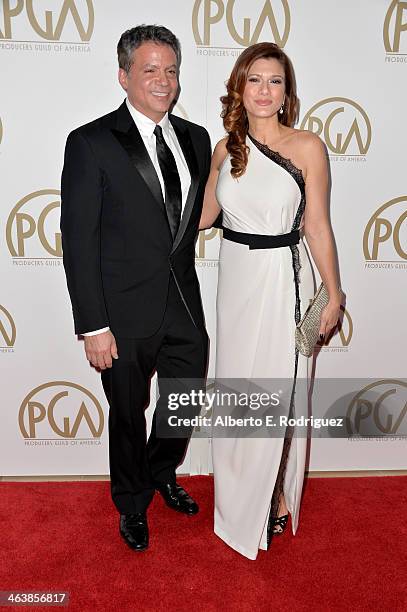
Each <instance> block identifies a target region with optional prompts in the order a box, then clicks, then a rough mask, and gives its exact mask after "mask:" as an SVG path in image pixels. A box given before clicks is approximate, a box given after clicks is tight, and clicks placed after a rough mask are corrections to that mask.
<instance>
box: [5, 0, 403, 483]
mask: <svg viewBox="0 0 407 612" xmlns="http://www.w3.org/2000/svg"><path fill="white" fill-rule="evenodd" d="M141 23H156V24H162V25H166V26H167V27H169V28H170V29H171V30H173V31H174V32H175V33H176V34H177V36H178V37H179V39H180V41H181V44H182V55H183V61H182V66H181V95H180V98H179V102H178V104H177V106H176V108H175V113H177V114H179V115H181V116H183V117H185V118H188V119H190V120H191V121H194V122H196V123H200V124H202V125H204V126H206V127H207V129H208V130H209V133H210V135H211V138H212V141H213V144H215V143H216V142H217V140H218V139H219V138H221V137H222V136H223V128H222V122H221V119H220V111H221V105H220V102H219V97H220V96H221V95H222V94H223V93H224V91H225V86H224V84H225V81H226V80H227V78H228V75H229V74H230V71H231V68H232V66H233V64H234V62H235V60H236V58H237V57H238V55H239V54H240V53H241V51H242V50H243V49H244V48H245V47H247V46H248V45H250V44H253V43H255V42H258V41H265V40H268V41H274V42H276V43H278V44H279V45H280V46H281V47H283V48H284V49H285V50H286V52H287V53H288V54H289V56H290V57H291V59H292V61H293V64H294V68H295V72H296V78H297V87H298V93H299V97H300V100H301V114H300V120H299V124H298V126H297V127H300V128H301V129H307V130H312V131H314V132H316V133H318V134H319V135H320V137H321V138H322V139H323V140H324V142H325V143H326V146H327V150H328V153H329V157H330V165H331V174H332V196H331V217H332V224H333V228H334V232H335V237H336V242H337V247H338V252H339V259H340V267H341V282H342V286H343V288H344V290H345V292H346V294H347V302H346V308H345V312H344V316H343V322H342V325H341V327H340V329H339V331H338V333H337V334H336V335H335V336H334V337H333V338H332V340H331V342H330V343H329V345H328V346H325V347H324V348H323V349H322V350H321V352H320V353H319V355H318V358H317V360H316V364H315V375H316V376H317V377H322V378H335V379H338V380H339V379H345V378H346V377H349V378H354V377H360V378H361V379H363V378H369V379H371V380H370V384H369V385H367V387H366V388H360V389H359V390H358V394H357V398H356V400H355V401H353V402H351V403H350V408H349V410H350V412H349V415H348V416H350V418H351V420H352V423H353V424H354V428H356V431H358V429H357V428H358V427H361V424H362V423H363V422H364V421H366V419H367V418H368V419H369V422H370V434H372V433H373V434H374V433H375V431H377V434H378V436H379V435H382V434H383V433H386V432H387V433H390V434H392V436H391V437H389V436H387V437H377V438H374V437H370V438H366V437H365V436H363V435H361V437H360V438H359V439H357V440H348V439H347V438H342V439H336V440H332V439H315V440H313V443H312V448H311V456H310V469H311V470H342V469H343V470H355V469H403V468H406V463H405V456H406V450H407V446H406V439H405V438H403V436H402V435H398V434H399V433H401V432H402V431H403V424H404V430H405V422H406V421H407V416H405V413H406V410H407V404H406V396H407V393H406V385H405V381H404V379H403V376H404V375H405V347H406V339H407V334H406V315H405V313H406V311H407V292H406V280H407V222H406V218H407V210H406V209H407V206H406V204H407V183H406V154H405V145H406V142H407V139H406V136H407V133H406V120H405V101H406V93H407V2H398V1H396V0H392V1H390V0H359V1H358V2H354V1H352V0H345V1H343V2H335V1H334V0H312V1H311V2H304V1H303V0H267V1H264V0H171V2H168V0H154V2H144V1H142V0H121V1H120V2H112V1H110V0H1V2H0V72H1V97H0V169H1V182H0V189H1V199H0V202H1V208H0V273H1V285H0V347H1V348H0V370H1V389H0V402H1V411H0V420H1V426H0V474H1V475H34V474H50V475H51V474H107V473H108V445H107V415H108V407H107V404H106V400H105V398H104V395H103V391H102V388H101V384H100V378H99V375H98V374H97V373H96V372H95V371H94V370H93V369H92V368H90V367H89V365H88V363H87V362H86V360H85V357H84V351H83V342H82V341H81V340H80V339H78V338H77V337H76V336H75V335H74V333H73V325H72V318H71V308H70V302H69V299H68V293H67V290H66V284H65V276H64V271H63V266H62V259H61V256H62V250H61V237H60V233H59V209H60V191H59V189H60V174H61V168H62V161H63V151H64V145H65V140H66V136H67V134H68V133H69V132H70V131H71V130H72V129H73V128H75V127H76V126H78V125H81V124H83V123H86V122H88V121H90V120H92V119H94V118H96V117H98V116H100V115H103V114H105V113H107V112H109V111H110V110H112V109H114V108H116V107H118V106H119V105H120V103H121V102H122V100H123V98H124V92H123V91H122V90H121V88H120V86H119V84H118V82H117V59H116V44H117V41H118V39H119V37H120V34H121V33H122V32H123V31H124V30H126V29H128V28H130V27H133V26H134V25H137V24H141ZM219 239H220V238H219V231H218V230H208V231H206V232H204V233H201V234H200V236H199V240H198V242H197V245H196V267H197V272H198V275H199V280H200V283H201V287H202V295H203V301H204V307H205V311H206V318H207V326H208V331H209V334H210V337H211V351H212V352H211V362H210V371H209V374H210V375H213V374H214V355H215V335H216V329H215V298H216V282H217V265H218V260H217V257H218V248H219ZM236 283H239V271H238V270H236ZM372 385H373V386H372ZM372 388H373V389H374V391H375V393H374V395H373V396H369V391H371V389H372ZM390 395H392V396H393V397H394V398H395V399H396V401H395V402H393V404H392V405H393V406H394V410H393V412H391V413H389V411H387V412H386V411H383V401H384V398H385V397H389V396H390ZM372 397H373V399H372ZM352 411H354V412H353V413H352ZM150 412H151V409H150ZM372 428H373V429H372ZM375 428H376V429H375ZM359 433H361V434H363V431H362V430H360V432H359ZM210 469H211V460H210V441H208V440H207V439H199V438H196V439H193V440H192V442H191V445H190V449H189V452H188V454H187V456H186V458H185V462H184V464H183V466H182V467H181V469H180V471H181V472H190V473H207V472H208V471H210Z"/></svg>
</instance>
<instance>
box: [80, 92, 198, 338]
mask: <svg viewBox="0 0 407 612" xmlns="http://www.w3.org/2000/svg"><path fill="white" fill-rule="evenodd" d="M126 104H127V108H128V109H129V112H130V115H131V116H132V118H133V120H134V123H135V124H136V126H137V128H138V131H139V132H140V135H141V138H142V139H143V142H144V145H145V147H146V149H147V152H148V154H149V156H150V159H151V161H152V163H153V166H154V168H155V171H156V173H157V176H158V180H159V181H160V185H161V191H162V194H163V200H165V186H164V179H163V176H162V173H161V168H160V164H159V163H158V157H157V148H156V139H155V134H154V129H155V126H156V125H157V124H156V123H154V121H153V120H152V119H150V118H149V117H146V115H143V113H140V111H138V110H136V109H135V108H134V106H132V105H131V104H130V102H129V99H128V98H126ZM158 125H160V126H161V128H162V131H163V137H164V140H165V142H166V143H167V145H168V146H169V148H170V149H171V152H172V154H173V155H174V159H175V163H176V165H177V170H178V174H179V178H180V181H181V192H182V209H181V214H182V213H183V212H184V207H185V202H186V200H187V196H188V191H189V188H190V186H191V175H190V173H189V170H188V165H187V163H186V161H185V157H184V155H183V153H182V150H181V147H180V144H179V142H178V139H177V136H176V134H175V131H174V128H173V127H172V125H171V122H170V120H169V119H168V113H165V115H164V117H163V118H162V119H161V121H160V122H159V123H158ZM106 331H109V327H103V328H102V329H96V330H95V331H91V332H86V333H84V334H83V336H96V335H97V334H102V333H103V332H106Z"/></svg>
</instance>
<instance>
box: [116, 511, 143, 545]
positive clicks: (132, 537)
mask: <svg viewBox="0 0 407 612" xmlns="http://www.w3.org/2000/svg"><path fill="white" fill-rule="evenodd" d="M120 535H121V536H122V538H123V539H124V541H125V542H126V544H128V545H129V546H130V548H132V549H133V550H137V551H141V550H146V548H148V525H147V517H146V514H145V512H139V513H138V514H121V515H120Z"/></svg>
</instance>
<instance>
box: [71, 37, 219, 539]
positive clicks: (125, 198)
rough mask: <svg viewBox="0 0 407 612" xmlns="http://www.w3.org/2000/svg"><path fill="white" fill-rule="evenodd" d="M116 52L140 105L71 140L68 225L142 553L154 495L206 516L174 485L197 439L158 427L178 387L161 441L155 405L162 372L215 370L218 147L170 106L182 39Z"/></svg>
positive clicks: (125, 499) (194, 374) (89, 352)
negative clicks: (210, 253) (210, 354)
mask: <svg viewBox="0 0 407 612" xmlns="http://www.w3.org/2000/svg"><path fill="white" fill-rule="evenodd" d="M117 49H118V59H119V67H120V68H119V82H120V84H121V86H122V87H123V88H124V89H125V90H126V92H127V99H126V100H125V101H124V102H123V104H122V105H121V106H120V107H119V108H118V109H117V110H115V111H113V112H111V113H109V114H108V115H105V116H103V117H100V118H99V119H96V120H95V121H92V122H91V123H88V124H87V125H84V126H82V127H79V128H78V129H76V130H74V131H73V132H71V134H69V136H68V140H67V144H66V150H65V161H64V169H63V173H62V207H61V231H62V243H63V253H64V266H65V272H66V277H67V284H68V289H69V293H70V297H71V302H72V309H73V316H74V322H75V332H76V333H77V334H81V335H83V336H84V339H85V351H86V356H87V358H88V360H89V361H90V362H91V363H92V364H93V365H94V366H95V367H97V368H99V369H100V370H101V371H102V383H103V387H104V390H105V393H106V397H107V399H108V401H109V405H110V411H109V455H110V475H111V491H112V498H113V501H114V503H115V505H116V507H117V509H118V511H119V513H120V533H121V535H122V536H123V538H124V539H125V541H126V542H127V544H129V546H131V547H132V548H133V549H134V550H145V549H146V548H147V547H148V526H147V518H146V510H147V507H148V505H149V503H150V502H151V500H152V498H153V495H154V492H155V490H158V491H159V492H160V493H161V495H162V496H163V498H164V500H165V502H166V503H167V505H168V506H170V507H171V508H173V509H174V510H177V511H179V512H183V513H185V514H189V515H192V514H195V513H196V512H198V506H197V504H196V503H195V502H194V500H193V499H192V498H191V497H190V496H189V495H188V493H187V492H186V491H185V490H184V489H183V488H182V487H181V486H179V485H178V484H177V483H176V479H175V470H176V467H177V465H179V464H180V462H181V461H182V458H183V456H184V454H185V450H186V447H187V444H188V437H183V438H179V437H178V438H175V437H172V438H168V437H160V436H159V432H158V433H157V431H156V424H157V422H158V421H159V420H160V419H162V417H161V416H160V415H163V414H164V413H165V410H166V409H167V408H168V406H167V405H166V397H165V394H163V395H162V396H161V397H160V400H159V401H158V403H157V406H156V409H155V413H154V418H153V423H152V431H151V434H150V437H149V439H148V441H147V439H146V422H145V416H144V410H145V408H146V406H147V405H148V403H149V388H150V379H151V376H152V375H153V373H154V372H155V371H156V372H157V375H158V382H159V385H160V380H163V379H173V380H178V381H179V380H185V379H188V380H189V379H195V380H202V379H203V378H204V376H205V373H206V365H207V347H208V336H207V334H206V331H205V326H204V317H203V311H202V304H201V298H200V292H199V284H198V279H197V276H196V272H195V266H194V256H195V248H194V246H195V239H196V235H197V228H198V222H199V218H200V214H201V209H202V200H203V194H204V189H205V183H206V179H207V177H208V174H209V166H210V155H211V148H210V140H209V136H208V133H207V131H206V130H205V129H204V128H203V127H201V126H198V125H196V124H193V123H190V122H188V121H185V120H184V119H180V118H179V117H176V116H174V115H171V114H169V113H168V111H169V109H170V107H171V106H172V104H173V102H174V100H175V98H176V95H177V93H178V71H179V65H180V45H179V41H178V39H177V38H176V37H175V36H174V34H173V33H172V32H170V31H169V30H168V29H167V28H164V27H161V26H138V27H136V28H133V29H131V30H128V31H126V32H124V34H123V35H122V36H121V38H120V41H119V43H118V47H117ZM167 399H168V398H167ZM192 412H193V411H192V408H191V416H192ZM157 415H158V417H157Z"/></svg>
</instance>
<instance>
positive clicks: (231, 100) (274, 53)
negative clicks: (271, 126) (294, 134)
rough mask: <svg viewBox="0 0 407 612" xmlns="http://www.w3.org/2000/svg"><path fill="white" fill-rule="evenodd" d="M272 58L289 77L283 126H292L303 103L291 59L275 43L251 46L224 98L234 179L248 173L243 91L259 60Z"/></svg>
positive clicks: (237, 64)
mask: <svg viewBox="0 0 407 612" xmlns="http://www.w3.org/2000/svg"><path fill="white" fill-rule="evenodd" d="M271 58H274V59H276V60H277V61H278V62H280V64H281V65H282V67H283V68H284V74H285V101H284V112H283V113H282V114H280V113H278V115H277V116H278V120H279V122H280V123H282V124H283V125H287V126H289V127H292V126H293V125H294V124H295V122H296V120H297V118H298V109H299V102H298V98H297V95H296V85H295V76H294V69H293V67H292V64H291V61H290V59H289V58H288V56H287V55H286V54H285V53H284V51H283V50H282V49H280V47H278V46H277V45H275V44H274V43H269V42H263V43H257V44H256V45H251V46H250V47H247V49H245V50H244V51H243V53H242V54H241V55H240V56H239V58H238V60H237V61H236V64H235V65H234V68H233V70H232V73H231V75H230V78H229V80H228V82H227V85H226V90H227V94H226V95H225V96H222V97H221V99H220V100H221V102H222V104H223V110H222V113H221V117H222V118H223V125H224V128H225V130H226V132H227V133H228V140H227V143H226V148H227V150H228V152H229V154H230V157H231V165H232V170H231V175H232V176H233V178H239V177H240V176H242V175H243V174H244V172H245V170H246V166H247V159H248V152H249V149H248V147H247V146H246V136H247V132H248V129H249V122H248V119H247V113H246V109H245V107H244V105H243V92H244V89H245V87H246V82H247V77H248V74H249V71H250V68H251V66H252V64H253V63H254V62H255V61H256V60H258V59H271Z"/></svg>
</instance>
